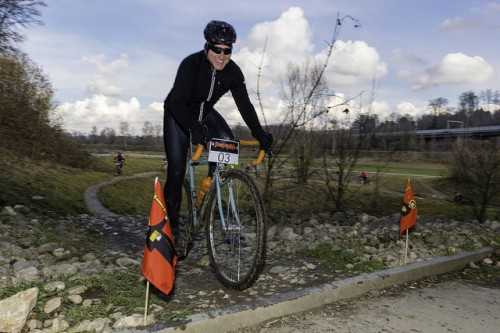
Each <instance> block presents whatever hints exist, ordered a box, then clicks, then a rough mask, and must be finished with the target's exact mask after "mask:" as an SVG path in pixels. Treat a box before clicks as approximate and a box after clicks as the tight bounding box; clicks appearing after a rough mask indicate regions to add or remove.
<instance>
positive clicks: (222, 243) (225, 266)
mask: <svg viewBox="0 0 500 333" xmlns="http://www.w3.org/2000/svg"><path fill="white" fill-rule="evenodd" d="M221 179H222V180H221V183H220V199H219V196H218V195H217V189H216V184H215V183H214V184H212V186H211V188H210V190H209V192H208V193H207V199H206V200H207V202H206V205H207V206H206V209H207V210H206V214H205V222H206V234H207V241H208V242H207V243H208V244H207V245H208V253H209V257H210V262H211V265H212V267H213V268H214V270H215V273H216V275H217V278H218V279H219V281H221V282H222V284H224V285H225V286H226V287H228V288H230V289H236V290H243V289H246V288H248V287H250V286H251V285H252V284H253V283H254V282H255V281H256V280H257V278H258V277H259V275H260V273H261V271H262V268H263V267H264V263H265V257H266V233H267V227H266V215H265V211H264V204H263V201H262V197H261V195H260V192H259V190H258V188H257V186H256V185H255V182H254V181H253V180H252V178H251V177H250V176H248V175H247V174H245V173H244V172H242V171H241V170H234V169H232V170H228V171H225V172H223V173H222V174H221Z"/></svg>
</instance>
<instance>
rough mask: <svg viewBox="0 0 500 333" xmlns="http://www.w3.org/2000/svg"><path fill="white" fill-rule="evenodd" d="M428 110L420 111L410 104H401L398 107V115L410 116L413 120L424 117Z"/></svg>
mask: <svg viewBox="0 0 500 333" xmlns="http://www.w3.org/2000/svg"><path fill="white" fill-rule="evenodd" d="M425 111H426V110H423V109H419V108H418V107H416V106H415V105H413V104H412V103H410V102H401V103H399V104H398V105H397V106H396V113H397V114H398V115H409V116H411V117H413V118H415V117H418V116H420V115H422V113H423V112H425Z"/></svg>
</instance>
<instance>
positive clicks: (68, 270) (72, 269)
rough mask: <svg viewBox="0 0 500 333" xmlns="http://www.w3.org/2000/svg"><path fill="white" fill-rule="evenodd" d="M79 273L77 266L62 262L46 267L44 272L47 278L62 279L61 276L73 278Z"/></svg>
mask: <svg viewBox="0 0 500 333" xmlns="http://www.w3.org/2000/svg"><path fill="white" fill-rule="evenodd" d="M77 271H78V268H77V266H76V265H75V264H72V263H68V262H61V263H58V264H55V265H52V266H49V267H44V268H43V269H42V272H43V274H44V275H45V276H51V277H60V276H66V277H68V276H71V275H74V274H75V273H76V272H77Z"/></svg>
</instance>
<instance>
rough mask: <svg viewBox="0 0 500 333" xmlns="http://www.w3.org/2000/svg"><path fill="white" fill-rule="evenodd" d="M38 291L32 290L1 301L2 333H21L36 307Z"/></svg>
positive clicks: (0, 328) (0, 326)
mask: <svg viewBox="0 0 500 333" xmlns="http://www.w3.org/2000/svg"><path fill="white" fill-rule="evenodd" d="M38 291H39V290H38V288H30V289H28V290H25V291H21V292H19V293H17V294H15V295H14V296H11V297H9V298H6V299H3V300H1V301H0V332H12V333H14V332H16V333H17V332H21V330H22V328H23V327H24V325H25V324H26V321H27V319H28V316H29V314H30V312H31V310H33V308H34V307H35V305H36V301H37V297H38Z"/></svg>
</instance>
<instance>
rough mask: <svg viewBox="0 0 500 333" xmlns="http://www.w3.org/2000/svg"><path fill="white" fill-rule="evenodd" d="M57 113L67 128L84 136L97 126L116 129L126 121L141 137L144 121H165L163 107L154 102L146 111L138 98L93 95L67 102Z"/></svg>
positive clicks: (154, 122) (156, 122)
mask: <svg viewBox="0 0 500 333" xmlns="http://www.w3.org/2000/svg"><path fill="white" fill-rule="evenodd" d="M56 112H57V115H58V116H62V117H63V119H65V120H66V122H65V125H66V126H67V127H69V128H72V129H78V130H79V131H81V132H84V133H88V132H90V131H91V129H92V127H93V126H97V128H98V130H102V129H104V128H105V127H109V128H113V129H115V130H117V129H118V127H119V124H120V122H123V121H126V122H128V123H129V125H130V127H131V128H135V129H136V133H137V134H139V133H140V129H141V128H142V125H143V124H144V122H145V121H150V122H151V123H153V124H161V123H162V119H163V105H161V106H160V103H152V104H150V105H149V106H148V107H147V108H142V107H141V104H140V102H139V100H138V99H137V98H135V97H133V98H130V99H129V100H128V101H124V100H120V99H117V98H110V97H108V96H104V95H93V96H92V97H91V98H88V99H85V100H80V101H77V102H75V103H64V104H63V105H61V106H59V107H58V108H57V109H56Z"/></svg>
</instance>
